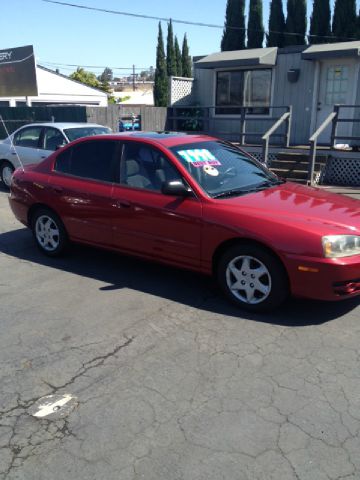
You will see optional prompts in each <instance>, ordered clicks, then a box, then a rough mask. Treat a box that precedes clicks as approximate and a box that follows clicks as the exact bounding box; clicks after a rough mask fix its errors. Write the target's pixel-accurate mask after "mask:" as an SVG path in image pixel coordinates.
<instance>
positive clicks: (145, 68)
mask: <svg viewBox="0 0 360 480" xmlns="http://www.w3.org/2000/svg"><path fill="white" fill-rule="evenodd" d="M40 61H41V60H40ZM42 63H46V65H54V66H55V67H60V66H61V67H80V68H111V70H126V71H129V72H130V71H131V72H132V70H133V67H132V66H131V67H111V66H109V65H79V64H75V63H55V62H46V61H45V60H42ZM148 69H149V67H135V70H148Z"/></svg>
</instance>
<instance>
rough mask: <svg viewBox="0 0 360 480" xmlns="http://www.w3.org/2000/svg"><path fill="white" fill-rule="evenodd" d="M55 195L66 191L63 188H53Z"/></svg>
mask: <svg viewBox="0 0 360 480" xmlns="http://www.w3.org/2000/svg"><path fill="white" fill-rule="evenodd" d="M53 190H54V192H55V193H63V191H64V189H63V188H61V187H53Z"/></svg>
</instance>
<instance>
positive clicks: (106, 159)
mask: <svg viewBox="0 0 360 480" xmlns="http://www.w3.org/2000/svg"><path fill="white" fill-rule="evenodd" d="M120 155H121V143H120V142H117V141H113V140H109V141H95V142H91V141H89V142H82V143H79V144H78V145H74V146H73V147H70V148H67V149H66V150H64V151H63V152H61V153H60V154H59V155H58V157H57V159H56V161H55V167H54V169H55V171H57V172H61V173H65V174H68V175H73V176H75V177H81V178H89V179H93V180H99V181H103V182H114V181H115V178H116V169H117V167H118V164H119V158H120Z"/></svg>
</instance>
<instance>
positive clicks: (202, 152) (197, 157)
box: [178, 148, 221, 167]
mask: <svg viewBox="0 0 360 480" xmlns="http://www.w3.org/2000/svg"><path fill="white" fill-rule="evenodd" d="M178 154H179V155H180V156H181V157H182V158H183V159H184V160H186V161H187V162H188V163H191V165H192V166H193V167H203V166H204V165H211V166H219V165H221V163H220V162H219V160H217V159H216V158H215V157H214V155H213V154H212V153H211V152H209V150H207V149H206V148H195V149H192V150H180V151H178Z"/></svg>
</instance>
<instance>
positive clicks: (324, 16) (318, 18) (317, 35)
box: [310, 0, 331, 43]
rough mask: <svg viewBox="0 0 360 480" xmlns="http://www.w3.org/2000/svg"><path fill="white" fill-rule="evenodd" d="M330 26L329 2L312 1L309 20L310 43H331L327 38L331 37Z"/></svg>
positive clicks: (323, 0)
mask: <svg viewBox="0 0 360 480" xmlns="http://www.w3.org/2000/svg"><path fill="white" fill-rule="evenodd" d="M330 25H331V10H330V1H329V0H314V2H313V11H312V15H311V20H310V35H311V36H310V43H329V42H330V41H331V39H330V38H329V37H330V35H331V26H330ZM324 37H325V38H324ZM326 37H327V38H326Z"/></svg>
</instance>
